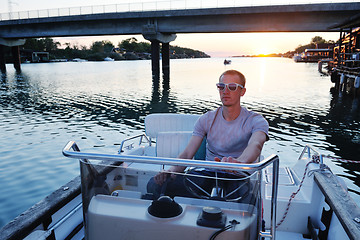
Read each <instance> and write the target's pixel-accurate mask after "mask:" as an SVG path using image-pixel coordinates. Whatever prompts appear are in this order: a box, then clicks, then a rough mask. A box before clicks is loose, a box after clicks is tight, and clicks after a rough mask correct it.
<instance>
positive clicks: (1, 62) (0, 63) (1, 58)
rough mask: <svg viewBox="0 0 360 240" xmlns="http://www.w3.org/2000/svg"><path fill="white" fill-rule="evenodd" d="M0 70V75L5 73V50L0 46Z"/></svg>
mask: <svg viewBox="0 0 360 240" xmlns="http://www.w3.org/2000/svg"><path fill="white" fill-rule="evenodd" d="M0 70H1V73H4V74H5V73H6V65H5V49H4V45H1V44H0Z"/></svg>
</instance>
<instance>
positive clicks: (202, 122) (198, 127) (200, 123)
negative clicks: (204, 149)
mask: <svg viewBox="0 0 360 240" xmlns="http://www.w3.org/2000/svg"><path fill="white" fill-rule="evenodd" d="M207 115H208V114H204V115H202V116H200V117H199V119H198V120H197V121H196V123H195V126H194V131H193V134H192V135H193V136H199V137H202V138H203V137H205V135H206V133H207V131H206V129H207V128H206V122H207V121H206V120H207Z"/></svg>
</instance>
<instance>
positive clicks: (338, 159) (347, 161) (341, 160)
mask: <svg viewBox="0 0 360 240" xmlns="http://www.w3.org/2000/svg"><path fill="white" fill-rule="evenodd" d="M324 157H326V158H330V159H334V160H337V161H339V162H343V163H360V161H359V160H358V161H356V160H348V159H343V158H339V157H332V156H330V155H327V156H325V155H324Z"/></svg>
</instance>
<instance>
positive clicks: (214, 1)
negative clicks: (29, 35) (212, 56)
mask: <svg viewBox="0 0 360 240" xmlns="http://www.w3.org/2000/svg"><path fill="white" fill-rule="evenodd" d="M264 2H265V3H264ZM344 2H345V1H342V0H338V1H324V0H317V1H316V0H315V1H309V0H294V1H289V2H288V3H284V1H281V0H270V1H263V0H195V1H194V0H164V1H154V2H129V3H121V4H110V5H94V6H79V7H68V8H53V9H39V10H29V11H19V12H8V13H0V21H5V20H19V19H32V18H49V17H63V16H75V15H88V14H102V13H120V12H145V11H162V10H186V9H203V8H225V7H253V6H276V5H295V4H316V3H344ZM346 2H357V1H356V0H352V1H346Z"/></svg>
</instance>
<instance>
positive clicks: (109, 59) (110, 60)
mask: <svg viewBox="0 0 360 240" xmlns="http://www.w3.org/2000/svg"><path fill="white" fill-rule="evenodd" d="M104 61H108V62H113V61H115V60H114V59H112V58H111V57H106V58H104Z"/></svg>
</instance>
